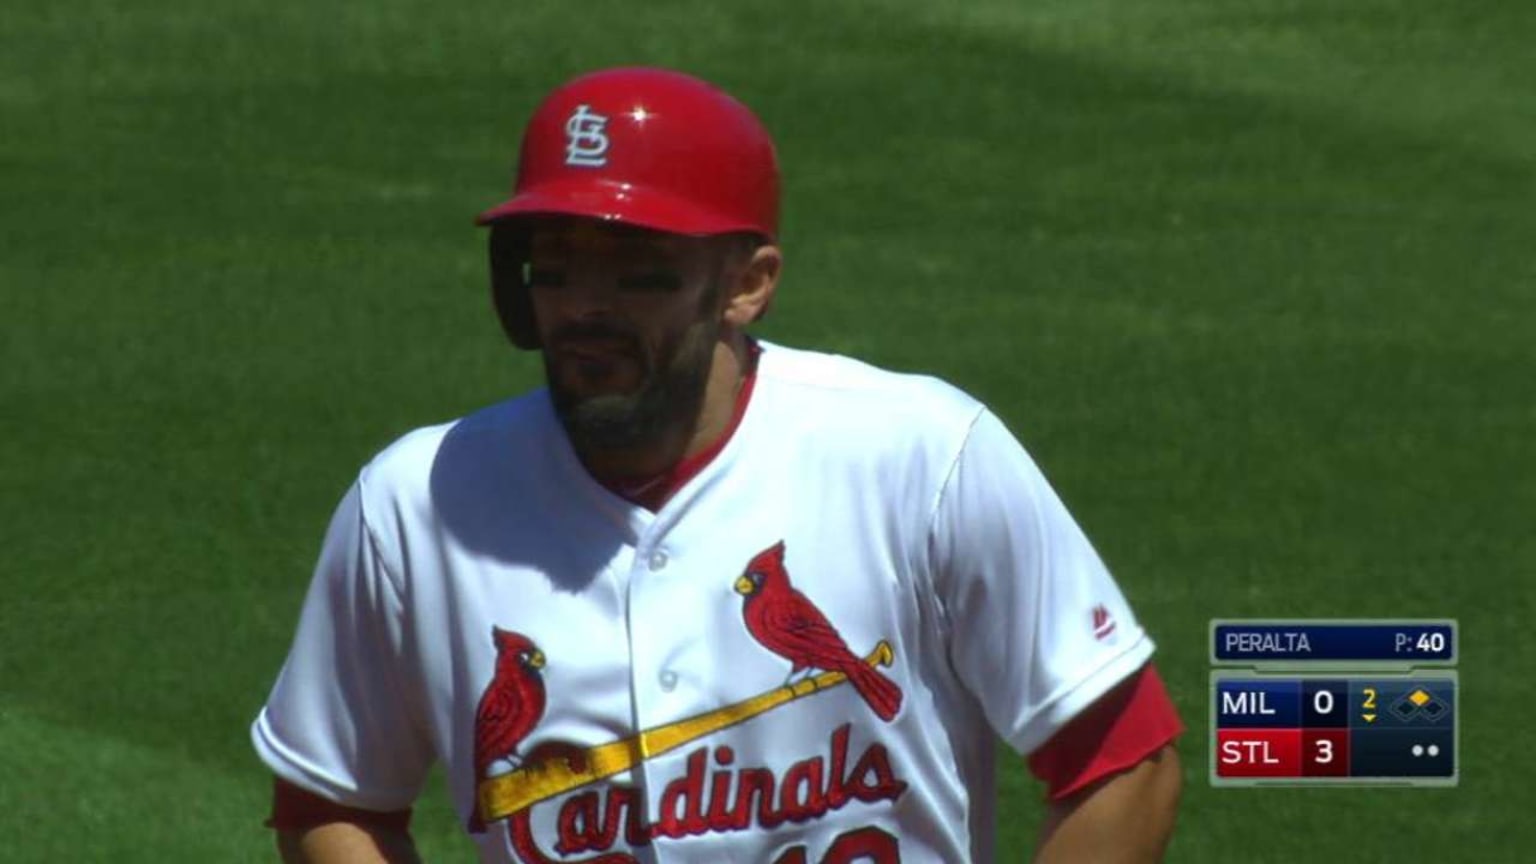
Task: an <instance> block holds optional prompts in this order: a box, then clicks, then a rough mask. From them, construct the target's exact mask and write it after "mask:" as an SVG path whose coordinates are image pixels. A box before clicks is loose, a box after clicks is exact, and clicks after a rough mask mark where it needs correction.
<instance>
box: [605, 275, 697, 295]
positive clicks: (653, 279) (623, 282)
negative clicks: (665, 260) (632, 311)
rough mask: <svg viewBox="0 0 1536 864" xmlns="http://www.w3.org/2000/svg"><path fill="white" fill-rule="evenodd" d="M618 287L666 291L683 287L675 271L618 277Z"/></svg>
mask: <svg viewBox="0 0 1536 864" xmlns="http://www.w3.org/2000/svg"><path fill="white" fill-rule="evenodd" d="M619 287H620V288H622V289H624V290H625V291H642V292H647V293H650V292H668V291H677V290H678V289H680V288H682V287H683V280H682V278H681V277H679V276H678V275H677V274H676V273H665V272H659V271H658V272H655V273H637V274H635V275H633V276H624V277H622V278H620V279H619Z"/></svg>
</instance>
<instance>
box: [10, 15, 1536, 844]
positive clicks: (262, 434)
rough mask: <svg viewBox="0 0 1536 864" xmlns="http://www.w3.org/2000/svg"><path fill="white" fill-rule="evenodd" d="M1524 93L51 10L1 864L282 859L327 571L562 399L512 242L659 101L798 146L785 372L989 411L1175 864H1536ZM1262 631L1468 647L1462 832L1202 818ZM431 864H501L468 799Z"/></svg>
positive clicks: (1329, 41) (1100, 42)
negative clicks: (511, 267) (1154, 690)
mask: <svg viewBox="0 0 1536 864" xmlns="http://www.w3.org/2000/svg"><path fill="white" fill-rule="evenodd" d="M641 9H643V10H644V11H643V12H642V11H639V10H641ZM1532 44H1536V5H1533V4H1531V3H1529V2H1527V0H1488V2H1484V3H1478V4H1457V3H1452V2H1448V0H1438V2H1433V0H1355V2H1351V3H1343V2H1325V0H1249V2H1243V3H1235V2H1220V0H1078V2H1062V0H1041V2H1036V3H1033V4H1022V3H1010V2H1003V0H977V2H970V3H964V4H962V3H958V2H952V0H937V2H928V3H921V2H918V0H884V2H876V0H866V2H843V3H835V4H834V3H813V2H808V0H793V2H780V3H777V4H764V3H749V2H742V3H723V2H717V3H708V2H649V3H645V4H643V5H642V4H639V3H621V2H601V3H584V4H531V3H522V4H507V3H500V4H497V3H489V2H462V3H457V4H435V3H428V2H425V0H375V2H369V3H363V2H348V0H337V2H331V3H326V4H307V3H300V2H295V0H266V2H260V3H258V2H253V0H217V2H208V3H194V2H187V0H138V2H127V0H82V2H78V3H74V4H48V3H43V2H39V0H30V2H28V0H22V2H19V3H11V4H9V5H8V6H7V7H6V9H5V11H4V12H3V13H0V301H3V310H4V314H3V316H0V358H3V361H4V366H3V373H0V430H3V434H4V447H3V448H0V549H3V550H4V554H3V557H0V580H3V582H0V587H3V593H4V600H3V603H0V826H3V829H4V830H3V836H4V840H3V841H0V860H4V861H8V862H9V861H16V862H58V861H114V862H129V861H264V860H272V854H271V842H270V838H269V836H268V832H267V831H266V830H265V829H263V828H262V827H261V824H260V822H261V819H262V818H263V817H264V815H265V806H266V799H267V791H268V787H267V782H268V781H267V775H266V773H265V771H264V769H263V768H262V766H261V765H260V764H259V763H258V761H257V760H256V758H255V756H254V754H253V753H252V751H251V749H250V747H249V745H248V743H247V738H246V734H247V733H246V730H247V726H248V724H249V722H250V720H251V718H252V717H253V716H254V714H255V712H256V711H257V709H258V707H259V706H260V704H261V702H262V701H263V699H264V698H265V696H266V693H267V690H268V688H269V687H270V685H271V682H272V679H273V677H274V675H275V674H276V672H277V669H278V667H279V665H280V663H281V661H282V657H283V655H284V653H285V652H286V650H287V645H288V640H289V639H290V637H291V634H292V628H293V626H294V624H295V622H296V613H297V610H298V606H299V603H300V600H301V597H302V592H303V589H304V586H305V584H306V582H307V580H308V577H309V568H310V566H311V563H312V559H313V556H314V554H315V552H316V551H317V549H318V545H319V540H320V536H321V532H322V531H323V529H324V525H325V520H326V518H327V516H328V514H329V512H330V510H331V508H332V506H333V505H334V503H335V501H336V499H337V498H338V497H339V495H340V494H341V492H342V491H343V490H344V488H345V487H346V484H347V483H348V482H349V481H350V479H351V478H352V477H353V476H354V474H355V472H356V470H357V468H358V466H359V465H360V464H361V463H362V462H364V461H365V460H366V459H367V458H368V457H369V456H370V455H371V454H372V453H373V452H374V451H375V450H376V449H377V448H378V447H380V446H382V445H383V444H384V443H386V442H388V441H389V440H391V439H392V438H394V437H395V436H396V435H398V434H399V433H401V432H403V431H405V430H406V429H409V428H411V427H413V426H418V425H423V424H426V423H429V422H438V421H441V420H444V419H447V418H451V417H454V416H457V415H460V414H463V413H465V412H467V411H469V410H471V409H473V408H475V407H477V406H479V405H482V404H485V403H488V402H491V401H494V400H497V399H500V398H502V397H504V396H505V395H507V394H510V393H515V392H519V391H522V390H524V389H526V388H528V387H530V386H533V385H534V384H535V383H536V382H537V381H538V378H539V370H538V365H537V361H536V358H534V357H533V356H529V355H519V354H516V353H514V352H512V351H511V350H510V349H509V348H507V347H506V346H505V345H504V344H503V342H502V339H501V336H500V332H499V330H498V329H497V326H496V324H495V322H494V320H493V317H492V315H491V313H490V309H489V301H488V295H487V291H486V286H485V278H484V274H483V255H484V253H483V246H482V243H483V238H482V237H481V235H480V234H479V233H477V231H476V230H475V229H474V228H473V227H472V226H471V224H470V219H471V217H472V216H473V214H474V213H475V212H476V211H477V210H478V209H479V208H481V207H482V206H484V205H487V204H489V203H492V202H493V201H495V200H496V199H497V198H498V196H501V195H502V194H503V193H504V191H505V190H506V187H507V184H508V181H509V178H510V172H511V159H512V158H513V156H514V154H515V151H516V145H517V136H518V134H519V130H520V128H521V124H522V122H523V120H524V119H525V117H526V116H527V114H528V112H529V111H530V109H531V107H532V105H533V104H534V102H535V101H536V100H537V99H538V97H539V96H540V95H541V94H542V93H543V92H544V91H545V90H546V89H548V88H549V87H551V86H553V85H554V84H555V83H558V82H559V81H561V80H563V79H565V78H566V77H569V76H570V75H572V74H575V73H577V72H579V71H583V70H586V69H589V68H593V67H598V66H604V65H612V64H616V63H628V62H643V63H653V64H662V65H671V66H675V67H679V68H682V69H686V70H689V71H693V72H695V73H698V74H701V75H704V76H706V77H709V78H712V79H714V80H717V81H718V82H720V83H721V84H723V85H725V86H726V87H727V88H728V89H731V90H732V91H733V92H735V93H737V94H738V95H739V96H740V97H742V98H743V99H744V100H745V101H747V102H748V103H749V104H751V105H753V106H754V107H755V108H756V109H758V111H759V113H760V114H761V115H762V117H763V119H764V120H765V121H766V122H767V124H768V125H769V126H770V127H771V128H772V129H773V130H774V131H775V133H776V135H777V137H778V139H779V150H780V157H781V160H782V163H783V166H784V170H785V173H786V184H787V187H786V198H785V201H786V208H785V225H786V230H785V237H784V246H785V249H786V254H787V256H788V269H787V273H786V279H785V283H784V285H783V288H782V291H781V295H780V298H779V301H778V302H777V304H776V306H775V312H774V315H773V316H772V319H771V320H770V321H768V322H767V323H766V326H764V328H763V329H762V331H761V332H762V334H763V335H764V336H766V337H768V338H771V339H775V340H778V341H782V342H785V343H789V344H794V345H803V346H807V347H817V348H823V349H829V350H835V351H839V352H845V353H852V354H856V355H858V356H861V357H863V358H866V359H868V360H871V361H873V362H876V363H880V364H882V365H886V366H890V367H895V368H902V369H912V370H923V371H929V372H933V373H936V374H939V375H941V376H943V377H945V378H947V379H949V380H951V381H953V382H955V383H956V384H958V385H960V386H962V387H964V388H965V389H967V390H969V391H971V392H972V393H974V394H976V395H978V396H979V397H981V398H983V399H985V400H986V401H988V402H989V403H991V404H992V405H993V406H994V407H995V408H996V409H997V410H998V412H999V413H1000V414H1001V415H1002V416H1003V417H1004V418H1005V419H1006V420H1007V421H1008V422H1009V423H1010V424H1011V425H1012V426H1013V428H1014V429H1015V431H1016V432H1018V434H1019V435H1020V436H1021V437H1022V438H1023V439H1024V441H1025V442H1026V443H1027V444H1028V446H1029V447H1030V448H1031V450H1032V451H1033V452H1034V454H1035V456H1036V457H1037V458H1038V459H1039V461H1040V462H1041V463H1042V464H1043V465H1044V466H1045V468H1046V470H1047V472H1048V473H1049V474H1050V475H1051V477H1052V479H1053V481H1054V482H1055V483H1056V485H1057V486H1058V488H1059V489H1060V491H1061V492H1062V494H1063V496H1064V497H1065V498H1066V500H1067V502H1068V504H1069V505H1070V506H1071V507H1072V508H1073V510H1074V512H1075V513H1076V514H1077V516H1078V517H1079V519H1080V520H1081V521H1082V523H1083V524H1084V526H1085V527H1086V528H1087V530H1088V532H1089V534H1090V535H1091V536H1092V537H1093V538H1094V540H1095V542H1096V543H1097V544H1098V546H1099V548H1100V550H1101V551H1102V553H1103V554H1104V557H1105V558H1106V559H1107V560H1108V561H1109V563H1110V564H1111V566H1112V568H1113V569H1114V570H1115V571H1116V573H1117V574H1118V575H1119V578H1120V579H1121V581H1122V584H1123V586H1124V587H1125V589H1126V591H1127V593H1128V594H1129V595H1130V596H1131V598H1132V600H1133V602H1134V603H1135V604H1136V605H1137V608H1138V610H1139V611H1140V613H1141V615H1142V617H1143V618H1144V619H1145V621H1146V622H1147V624H1148V625H1149V627H1150V628H1151V630H1152V632H1153V634H1154V636H1155V637H1156V638H1157V639H1158V641H1159V643H1160V645H1161V649H1160V655H1159V658H1160V659H1159V663H1160V665H1161V667H1162V669H1163V670H1164V674H1165V676H1166V678H1167V679H1168V682H1169V686H1170V688H1171V690H1172V692H1173V694H1174V697H1175V699H1176V700H1177V701H1178V702H1179V704H1180V706H1181V708H1182V709H1183V711H1184V714H1185V718H1186V720H1187V721H1188V724H1189V727H1190V731H1189V733H1188V735H1187V737H1186V738H1185V739H1184V744H1183V755H1184V762H1185V767H1186V776H1187V783H1186V789H1187V791H1186V796H1185V804H1184V808H1183V811H1182V817H1181V824H1180V828H1179V831H1178V833H1177V835H1176V839H1175V841H1174V845H1173V847H1172V851H1171V853H1170V860H1173V861H1180V862H1292V861H1308V862H1351V864H1364V862H1377V861H1398V860H1414V861H1420V860H1422V861H1430V860H1437V861H1458V862H1460V861H1478V862H1517V861H1527V860H1532V859H1533V858H1536V851H1532V850H1533V849H1536V828H1533V824H1536V823H1533V822H1532V821H1531V816H1530V813H1531V810H1532V807H1533V806H1536V795H1533V793H1532V788H1533V785H1536V780H1533V778H1536V758H1533V755H1532V750H1533V749H1536V744H1533V743H1532V741H1531V738H1530V734H1529V731H1528V730H1529V728H1530V726H1531V716H1532V713H1531V712H1533V711H1536V698H1533V696H1532V695H1531V690H1530V686H1529V683H1528V681H1527V677H1528V676H1529V675H1530V674H1531V672H1532V670H1533V669H1536V638H1533V637H1532V636H1531V635H1530V634H1531V629H1532V627H1533V625H1536V591H1533V590H1532V588H1531V582H1530V580H1531V578H1532V575H1533V573H1536V531H1533V530H1532V529H1533V524H1536V51H1532V49H1531V45H1532ZM1258 616H1274V617H1336V616H1337V617H1361V616H1409V617H1440V616H1449V617H1456V618H1458V619H1460V621H1461V626H1462V628H1463V634H1464V660H1463V662H1462V681H1463V686H1464V688H1465V689H1464V706H1463V712H1462V724H1463V730H1464V731H1463V733H1462V737H1461V744H1462V748H1463V751H1462V758H1463V761H1462V781H1461V785H1460V787H1459V788H1456V789H1451V790H1434V791H1402V790H1374V791H1362V790H1262V791H1259V790H1218V789H1212V788H1210V787H1209V785H1208V783H1207V780H1206V776H1207V771H1208V758H1207V753H1206V736H1207V732H1208V730H1207V725H1208V721H1207V717H1206V690H1207V686H1208V674H1209V667H1208V664H1207V660H1206V650H1207V649H1206V643H1205V640H1206V635H1207V629H1206V627H1207V621H1208V620H1209V619H1210V618H1212V617H1258ZM999 768H1000V772H1001V774H1002V775H1003V776H1004V777H1005V778H1006V779H1007V782H1006V784H1005V785H1006V787H1007V794H1006V798H1005V801H1004V802H1003V807H1004V812H1005V814H1006V815H1005V817H1004V818H1003V819H1002V820H1001V821H1002V823H1003V829H1002V832H1003V833H1002V837H1001V844H1002V848H1003V849H1005V850H1006V852H1005V855H1004V860H1008V861H1023V860H1025V858H1026V857H1027V850H1028V849H1029V845H1030V842H1031V838H1032V833H1033V828H1032V826H1033V824H1034V819H1035V817H1036V815H1037V813H1038V805H1037V798H1038V793H1037V792H1036V791H1035V790H1034V789H1033V788H1032V786H1031V784H1030V781H1029V780H1028V778H1027V776H1025V774H1024V771H1023V768H1022V766H1021V765H1020V764H1018V763H1017V761H1016V760H1012V759H1009V760H1006V761H1005V762H1004V763H1003V764H1001V765H1000V766H999ZM1014 814H1017V816H1015V815H1014ZM417 832H418V836H419V838H420V843H421V846H422V848H423V850H424V852H425V854H426V855H427V856H428V858H429V860H433V861H443V862H447V861H466V860H468V859H469V857H470V849H469V845H468V843H467V842H466V841H464V840H463V839H462V838H460V837H459V836H458V833H457V832H458V828H457V826H456V825H455V820H454V819H453V817H452V816H451V814H450V812H449V810H448V808H447V805H446V801H445V798H444V796H443V794H442V792H441V790H440V789H439V788H437V786H436V785H434V787H433V789H432V791H431V794H430V797H429V798H428V799H426V800H425V801H424V802H423V803H422V805H421V807H420V808H419V815H418V819H417Z"/></svg>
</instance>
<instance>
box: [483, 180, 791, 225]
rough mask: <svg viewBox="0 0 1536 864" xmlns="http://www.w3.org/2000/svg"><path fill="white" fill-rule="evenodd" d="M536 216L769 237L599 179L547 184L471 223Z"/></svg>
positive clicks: (653, 193) (650, 192)
mask: <svg viewBox="0 0 1536 864" xmlns="http://www.w3.org/2000/svg"><path fill="white" fill-rule="evenodd" d="M539 216H581V217H586V218H589V219H601V220H603V221H607V222H621V223H624V224H626V225H635V226H638V227H641V228H649V229H651V230H654V231H665V232H668V233H671V234H688V235H693V236H709V235H714V234H731V233H735V232H742V231H750V232H753V233H756V234H763V235H765V236H768V235H767V232H766V231H765V230H764V226H761V225H754V224H751V223H749V222H743V221H742V220H740V219H739V218H738V219H732V218H729V217H727V216H725V215H723V214H720V213H717V212H714V211H712V210H709V209H707V208H704V207H700V206H699V205H697V204H695V203H693V202H691V201H688V200H686V199H683V198H680V197H678V196H675V195H669V194H667V193H665V192H659V191H657V190H655V189H648V188H646V187H643V186H637V185H635V184H633V183H620V182H615V181H612V180H601V179H593V180H585V179H582V180H574V181H573V180H564V181H552V182H548V183H542V184H540V185H538V186H535V187H532V188H528V189H524V190H523V191H521V192H519V193H518V194H517V195H516V196H515V197H513V198H511V199H510V200H507V201H505V202H502V203H501V204H498V205H496V206H495V207H492V208H491V209H489V210H487V211H485V212H484V213H481V214H480V215H479V216H477V217H475V224H476V225H491V224H493V223H496V222H505V221H508V220H513V219H531V218H537V217H539Z"/></svg>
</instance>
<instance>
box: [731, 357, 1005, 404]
mask: <svg viewBox="0 0 1536 864" xmlns="http://www.w3.org/2000/svg"><path fill="white" fill-rule="evenodd" d="M762 344H763V361H762V365H761V366H760V367H759V373H758V374H759V378H760V379H761V380H767V381H770V382H772V383H773V384H774V385H776V386H778V387H780V388H781V389H782V390H784V391H787V392H788V393H789V394H791V395H792V397H793V398H801V399H805V400H808V401H820V402H827V403H832V404H839V405H846V406H849V408H850V410H852V411H857V412H865V411H869V410H875V411H877V412H880V413H892V412H894V413H909V414H915V415H922V416H929V417H933V418H934V419H935V420H959V421H961V422H965V423H969V422H971V421H972V420H973V419H974V418H975V417H976V415H977V413H978V412H979V411H981V410H982V404H981V403H980V402H979V401H977V400H976V398H975V397H973V396H971V395H970V394H968V393H966V392H965V391H964V390H961V389H960V388H959V387H956V386H955V385H953V384H951V383H949V382H948V381H945V380H943V379H941V378H938V377H935V376H933V375H926V374H921V373H914V372H897V371H893V370H890V369H884V368H882V367H879V366H876V365H874V364H872V363H868V362H865V361H863V360H859V359H857V358H854V357H848V356H845V355H842V354H832V353H827V352H823V351H812V350H807V349H803V348H789V347H786V346H783V345H777V344H773V343H766V342H765V343H762Z"/></svg>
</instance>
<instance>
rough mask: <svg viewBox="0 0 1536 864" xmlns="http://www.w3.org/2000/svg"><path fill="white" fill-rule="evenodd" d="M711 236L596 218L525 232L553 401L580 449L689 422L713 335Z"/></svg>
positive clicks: (614, 446)
mask: <svg viewBox="0 0 1536 864" xmlns="http://www.w3.org/2000/svg"><path fill="white" fill-rule="evenodd" d="M723 264H724V256H722V255H721V254H720V253H719V247H718V245H711V244H709V243H708V242H707V241H705V240H701V239H697V238H686V237H677V236H676V235H666V234H660V233H658V232H649V231H640V230H638V229H633V228H623V227H612V226H605V225H603V224H602V223H593V222H580V221H577V222H565V223H554V225H552V226H549V227H547V228H546V227H544V226H541V228H540V229H539V230H536V231H535V233H534V235H533V243H532V254H531V263H530V267H529V274H528V277H529V278H528V281H529V286H530V291H531V293H532V298H533V302H534V309H535V316H536V318H537V320H538V324H539V329H540V334H541V338H542V341H543V346H544V352H543V356H544V373H545V378H546V381H547V383H548V385H549V392H550V396H551V399H552V401H553V403H554V407H555V412H556V414H557V415H558V417H559V418H560V421H561V423H562V424H563V425H564V427H565V430H566V433H567V434H568V435H569V436H570V438H571V441H572V443H573V444H574V445H575V447H576V449H577V450H578V451H579V452H592V451H625V450H634V449H640V448H644V447H647V446H649V445H652V444H655V443H657V442H659V441H661V440H662V439H663V438H664V437H665V436H666V435H667V434H669V433H670V432H672V431H674V430H676V429H678V428H679V427H681V426H684V425H686V424H688V423H691V422H693V420H694V419H695V418H696V417H697V415H698V413H699V410H700V407H701V406H702V404H703V399H704V392H705V385H706V384H707V382H708V379H709V373H710V369H711V364H712V362H713V357H714V347H715V344H716V342H717V341H718V339H719V337H720V331H721V327H722V323H721V314H720V313H721V297H722V294H723V291H724V283H725V276H724V267H723V266H722V265H723Z"/></svg>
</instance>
